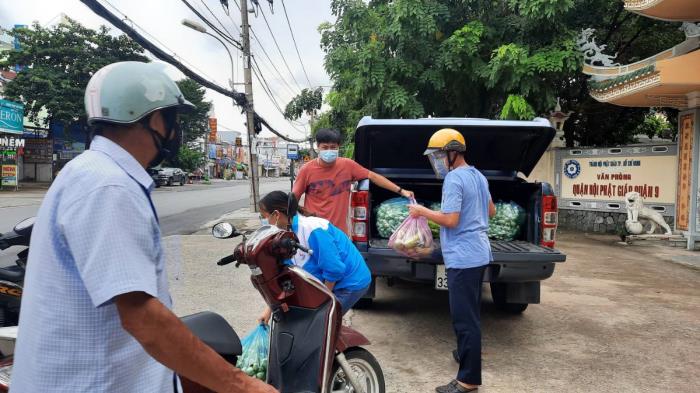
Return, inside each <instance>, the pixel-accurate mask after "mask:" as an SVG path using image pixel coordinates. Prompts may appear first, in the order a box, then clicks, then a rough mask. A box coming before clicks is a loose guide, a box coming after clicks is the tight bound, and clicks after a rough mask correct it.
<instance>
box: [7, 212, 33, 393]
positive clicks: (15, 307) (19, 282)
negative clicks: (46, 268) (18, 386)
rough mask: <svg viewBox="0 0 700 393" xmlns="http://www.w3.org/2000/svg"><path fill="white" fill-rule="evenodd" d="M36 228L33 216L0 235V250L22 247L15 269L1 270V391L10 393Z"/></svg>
mask: <svg viewBox="0 0 700 393" xmlns="http://www.w3.org/2000/svg"><path fill="white" fill-rule="evenodd" d="M33 228H34V217H31V218H28V219H26V220H23V221H21V222H20V223H18V224H17V225H15V227H14V228H13V229H12V231H10V232H7V233H3V234H0V250H6V249H8V248H10V247H12V246H19V247H23V248H22V250H20V251H19V252H18V253H17V259H16V260H15V263H16V265H15V266H8V267H4V268H0V392H7V391H8V389H9V386H10V376H11V375H12V355H13V354H14V348H15V341H16V339H17V323H18V322H19V308H20V303H21V300H22V287H23V284H24V272H25V270H26V267H27V256H28V255H29V240H30V238H31V236H32V229H33Z"/></svg>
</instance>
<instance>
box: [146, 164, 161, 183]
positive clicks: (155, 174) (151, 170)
mask: <svg viewBox="0 0 700 393" xmlns="http://www.w3.org/2000/svg"><path fill="white" fill-rule="evenodd" d="M147 171H148V174H149V175H151V179H153V183H155V185H156V188H158V187H160V178H159V177H158V174H159V173H160V168H148V170H147Z"/></svg>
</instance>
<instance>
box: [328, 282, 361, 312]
mask: <svg viewBox="0 0 700 393" xmlns="http://www.w3.org/2000/svg"><path fill="white" fill-rule="evenodd" d="M368 289H369V286H367V287H365V288H362V289H360V290H357V291H353V290H350V289H345V288H343V289H333V294H334V295H335V298H336V299H338V302H339V303H340V307H341V309H342V313H343V315H345V313H347V312H348V311H350V309H351V308H352V306H354V305H355V303H357V301H358V300H360V299H362V296H364V295H365V293H367V290H368Z"/></svg>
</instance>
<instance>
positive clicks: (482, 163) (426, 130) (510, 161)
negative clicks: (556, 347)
mask: <svg viewBox="0 0 700 393" xmlns="http://www.w3.org/2000/svg"><path fill="white" fill-rule="evenodd" d="M446 127H449V128H454V129H456V130H458V131H460V132H461V133H462V134H463V135H464V137H465V138H466V140H467V153H466V159H467V162H468V163H469V164H471V165H474V166H475V167H476V168H477V169H479V170H480V171H481V172H482V173H483V174H484V176H485V177H486V179H487V180H488V182H489V188H490V191H491V196H492V198H493V201H494V202H498V201H514V202H516V203H517V204H519V205H520V206H521V207H522V208H524V209H525V211H526V222H525V224H524V225H523V229H522V230H521V233H520V235H519V237H518V238H517V239H515V240H513V241H496V240H492V241H491V248H492V251H493V258H494V260H493V262H491V264H490V265H489V266H488V267H487V269H486V272H485V274H484V281H485V282H488V283H490V286H491V294H492V297H493V300H494V303H495V305H496V306H497V307H498V308H500V309H502V310H505V311H509V312H513V313H520V312H523V311H524V310H525V309H526V308H527V306H528V304H531V303H539V302H540V281H542V280H544V279H547V278H549V277H551V276H552V274H553V273H554V267H555V264H556V263H559V262H564V261H565V260H566V256H565V255H564V254H562V253H561V252H559V251H557V250H556V249H554V242H555V234H556V229H557V214H558V213H557V199H556V196H555V195H554V192H553V189H552V187H551V186H550V185H549V184H548V183H537V182H528V181H527V180H525V179H523V178H522V177H520V176H518V174H519V173H522V174H524V175H525V176H528V175H529V174H530V173H531V172H532V170H533V169H534V168H535V165H536V164H537V162H538V161H539V160H540V158H541V157H542V154H544V152H545V151H546V149H547V147H548V146H549V144H550V143H551V141H552V139H553V138H554V135H555V130H554V129H553V128H552V127H551V125H550V124H549V122H548V121H547V120H545V119H536V120H533V121H501V120H485V119H466V118H446V119H439V118H431V119H418V120H377V119H372V118H371V117H365V118H363V119H362V120H361V121H360V122H359V124H358V126H357V131H356V132H355V160H356V161H357V162H358V163H359V164H360V165H362V166H364V167H365V168H368V169H370V170H371V171H373V172H376V173H380V174H382V175H384V176H386V177H387V178H389V179H391V180H392V181H393V182H394V183H396V184H397V185H398V186H400V187H402V188H404V189H407V190H411V191H414V192H415V193H416V196H417V197H418V198H422V199H426V200H431V201H440V198H441V193H442V180H439V179H436V176H435V174H434V173H433V170H432V169H431V167H430V163H429V162H428V159H427V158H425V157H424V156H423V152H424V151H425V148H426V146H427V144H428V140H429V139H430V136H431V135H432V134H433V133H434V132H435V131H437V130H439V129H441V128H446ZM396 141H401V143H397V142H396ZM395 196H396V195H395V194H393V193H391V192H389V191H386V190H384V189H383V188H380V187H377V186H375V185H373V184H371V183H370V182H369V181H368V180H363V181H361V182H359V183H358V184H357V185H356V186H355V189H354V191H353V193H352V203H351V206H352V208H351V217H350V218H351V221H352V225H351V228H352V239H353V242H354V243H355V245H356V246H357V247H358V249H359V250H360V252H361V253H362V254H363V256H364V257H365V260H366V261H367V265H368V266H369V267H370V269H371V271H372V275H373V277H382V276H383V277H389V278H402V279H408V280H412V281H416V280H418V281H425V282H433V283H434V287H435V289H438V290H447V279H446V273H445V266H444V264H443V261H442V256H441V254H440V253H434V254H433V255H432V256H431V257H430V258H427V259H423V260H409V259H407V258H406V257H404V256H401V255H400V254H398V253H397V252H396V251H394V250H393V249H391V248H389V246H388V240H387V239H383V238H380V236H379V235H378V232H377V228H376V217H375V216H376V214H373V212H374V211H375V209H376V208H377V207H378V206H379V204H381V203H382V202H383V201H385V200H387V199H390V198H393V197H395ZM437 242H438V248H439V240H438V241H437ZM436 255H437V256H436ZM374 295H375V293H374V281H373V282H372V286H371V287H370V290H369V292H368V295H367V296H368V297H367V298H365V299H363V300H362V302H361V303H360V304H364V305H369V304H370V303H371V298H373V297H374Z"/></svg>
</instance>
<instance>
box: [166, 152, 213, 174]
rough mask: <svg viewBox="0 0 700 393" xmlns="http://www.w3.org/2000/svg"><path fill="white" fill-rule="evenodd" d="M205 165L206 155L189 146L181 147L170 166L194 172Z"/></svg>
mask: <svg viewBox="0 0 700 393" xmlns="http://www.w3.org/2000/svg"><path fill="white" fill-rule="evenodd" d="M203 164H204V155H203V154H202V152H201V151H199V150H196V149H193V148H190V147H188V146H182V147H180V151H179V152H178V153H177V157H176V158H175V159H174V160H173V161H172V162H171V163H169V165H168V166H173V167H177V168H182V169H183V170H185V171H187V172H193V171H194V170H195V169H197V168H200V167H201V166H202V165H203Z"/></svg>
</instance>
